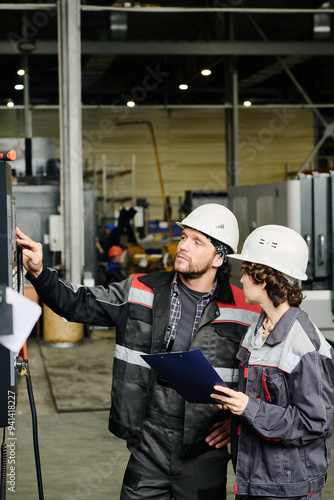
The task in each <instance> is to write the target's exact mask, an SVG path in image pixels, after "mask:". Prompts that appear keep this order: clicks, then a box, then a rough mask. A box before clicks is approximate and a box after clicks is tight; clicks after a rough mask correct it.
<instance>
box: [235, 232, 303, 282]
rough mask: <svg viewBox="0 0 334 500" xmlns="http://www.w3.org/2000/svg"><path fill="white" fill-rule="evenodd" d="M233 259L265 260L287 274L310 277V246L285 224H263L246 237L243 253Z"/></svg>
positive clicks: (265, 263) (261, 262)
mask: <svg viewBox="0 0 334 500" xmlns="http://www.w3.org/2000/svg"><path fill="white" fill-rule="evenodd" d="M229 257H231V258H234V259H239V260H243V261H248V262H253V263H254V264H264V265H265V266H269V267H272V268H273V269H276V270H277V271H280V272H281V273H283V274H284V275H286V276H287V277H291V278H294V279H297V280H307V275H306V268H307V264H308V259H309V250H308V246H307V243H306V241H305V240H304V238H302V236H301V235H300V234H299V233H297V231H294V230H293V229H290V228H289V227H285V226H278V225H275V224H272V225H268V226H260V227H258V228H257V229H255V230H254V231H253V232H252V233H250V235H249V236H248V237H247V238H246V240H245V243H244V245H243V247H242V250H241V253H240V254H234V255H229Z"/></svg>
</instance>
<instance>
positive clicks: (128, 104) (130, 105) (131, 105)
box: [126, 101, 136, 108]
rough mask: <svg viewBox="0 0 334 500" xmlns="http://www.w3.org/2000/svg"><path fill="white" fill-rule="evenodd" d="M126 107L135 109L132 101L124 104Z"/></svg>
mask: <svg viewBox="0 0 334 500" xmlns="http://www.w3.org/2000/svg"><path fill="white" fill-rule="evenodd" d="M126 105H127V106H128V107H129V108H134V107H135V105H136V103H135V102H134V101H128V102H127V103H126Z"/></svg>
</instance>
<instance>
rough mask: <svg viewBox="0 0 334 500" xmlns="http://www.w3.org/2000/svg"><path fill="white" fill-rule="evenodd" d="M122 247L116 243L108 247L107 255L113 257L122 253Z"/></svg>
mask: <svg viewBox="0 0 334 500" xmlns="http://www.w3.org/2000/svg"><path fill="white" fill-rule="evenodd" d="M122 253H123V249H122V248H121V247H119V246H117V245H113V246H112V247H110V248H109V250H108V257H109V259H111V257H115V256H116V255H122Z"/></svg>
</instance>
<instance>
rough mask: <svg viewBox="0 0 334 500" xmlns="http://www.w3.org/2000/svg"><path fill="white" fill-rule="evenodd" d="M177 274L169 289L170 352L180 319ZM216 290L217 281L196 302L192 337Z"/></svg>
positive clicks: (168, 346) (168, 336)
mask: <svg viewBox="0 0 334 500" xmlns="http://www.w3.org/2000/svg"><path fill="white" fill-rule="evenodd" d="M178 276H179V275H178V273H175V275H174V278H173V281H172V287H171V313H170V323H169V326H168V331H167V350H170V349H171V348H172V345H173V342H174V340H175V336H176V332H177V326H178V324H179V321H180V318H181V300H180V290H179V287H178V283H177V280H178ZM216 288H217V281H216V282H215V284H214V285H213V287H212V289H211V290H210V292H207V293H205V294H203V296H202V298H201V299H200V300H199V301H198V303H197V308H196V316H195V321H194V324H193V329H192V336H193V335H194V333H195V331H196V329H197V326H198V323H199V320H200V319H201V316H202V314H203V311H204V309H205V308H206V306H207V305H208V303H209V302H210V300H211V298H212V296H213V294H214V292H215V290H216Z"/></svg>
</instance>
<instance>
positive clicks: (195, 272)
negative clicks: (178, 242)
mask: <svg viewBox="0 0 334 500" xmlns="http://www.w3.org/2000/svg"><path fill="white" fill-rule="evenodd" d="M176 257H177V255H176ZM176 257H175V259H176ZM211 265H212V261H210V262H208V263H207V264H206V265H204V266H203V267H200V268H199V267H197V268H196V267H195V266H193V264H192V262H191V260H190V261H189V260H188V269H187V270H186V271H180V270H178V269H177V263H176V260H175V261H174V270H175V271H177V272H178V273H179V274H182V276H183V277H184V278H185V279H186V280H195V279H197V278H200V277H201V276H203V275H204V274H205V273H206V272H207V271H208V270H209V269H211Z"/></svg>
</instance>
